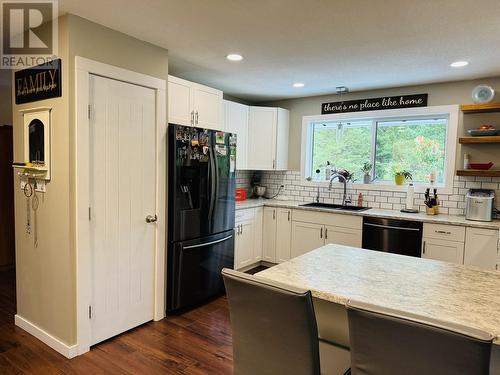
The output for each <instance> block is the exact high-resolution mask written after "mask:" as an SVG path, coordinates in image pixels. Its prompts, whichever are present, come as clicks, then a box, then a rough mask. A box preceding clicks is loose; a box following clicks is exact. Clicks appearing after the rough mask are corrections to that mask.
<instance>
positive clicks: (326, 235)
mask: <svg viewBox="0 0 500 375" xmlns="http://www.w3.org/2000/svg"><path fill="white" fill-rule="evenodd" d="M327 239H328V228H325V240H327Z"/></svg>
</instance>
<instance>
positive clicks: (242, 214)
mask: <svg viewBox="0 0 500 375" xmlns="http://www.w3.org/2000/svg"><path fill="white" fill-rule="evenodd" d="M234 216H235V217H234V219H235V221H236V222H237V223H241V222H242V221H244V220H252V219H253V218H254V217H255V209H254V208H244V209H241V210H236V212H235V214H234Z"/></svg>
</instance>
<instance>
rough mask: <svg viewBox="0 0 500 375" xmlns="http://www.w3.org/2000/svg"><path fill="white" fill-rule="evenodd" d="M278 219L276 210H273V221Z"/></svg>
mask: <svg viewBox="0 0 500 375" xmlns="http://www.w3.org/2000/svg"><path fill="white" fill-rule="evenodd" d="M275 219H276V210H273V220H275Z"/></svg>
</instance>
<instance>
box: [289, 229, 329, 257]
mask: <svg viewBox="0 0 500 375" xmlns="http://www.w3.org/2000/svg"><path fill="white" fill-rule="evenodd" d="M324 231H325V228H324V226H323V225H320V224H310V223H302V222H300V221H293V222H292V251H291V257H292V258H295V257H297V256H299V255H302V254H305V253H307V252H309V251H311V250H315V249H317V248H319V247H321V246H323V245H324V244H325V239H324Z"/></svg>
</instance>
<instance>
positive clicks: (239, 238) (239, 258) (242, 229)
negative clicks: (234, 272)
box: [234, 220, 255, 269]
mask: <svg viewBox="0 0 500 375" xmlns="http://www.w3.org/2000/svg"><path fill="white" fill-rule="evenodd" d="M254 239H255V223H254V221H253V220H245V221H242V222H241V223H238V224H237V225H236V246H235V253H234V264H235V266H234V268H235V269H240V268H243V267H246V266H248V265H250V264H252V263H254V260H253V251H254V246H253V245H254Z"/></svg>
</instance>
